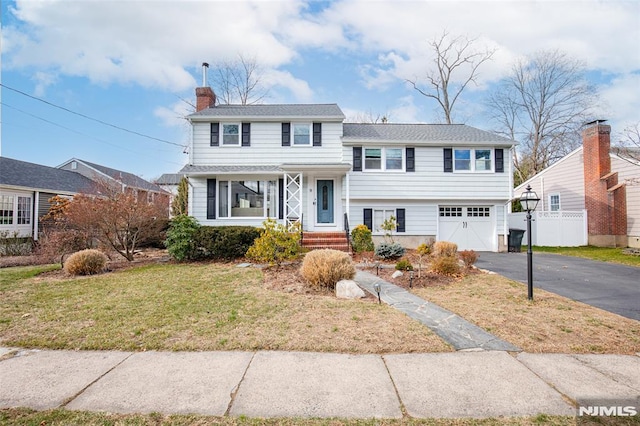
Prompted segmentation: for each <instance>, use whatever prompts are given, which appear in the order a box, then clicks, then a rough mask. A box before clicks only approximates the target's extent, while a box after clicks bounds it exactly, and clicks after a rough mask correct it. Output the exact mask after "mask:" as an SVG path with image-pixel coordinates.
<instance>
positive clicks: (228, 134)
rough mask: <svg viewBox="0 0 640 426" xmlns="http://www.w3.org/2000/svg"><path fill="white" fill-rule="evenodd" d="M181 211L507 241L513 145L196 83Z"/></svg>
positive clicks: (220, 221) (409, 236) (417, 239)
mask: <svg viewBox="0 0 640 426" xmlns="http://www.w3.org/2000/svg"><path fill="white" fill-rule="evenodd" d="M196 95H197V111H196V112H195V113H194V114H191V115H190V116H189V117H188V118H189V120H190V122H191V124H192V130H193V135H192V141H191V149H190V150H189V163H188V164H187V165H186V166H185V167H184V168H183V169H182V170H181V173H183V174H184V175H185V176H187V177H188V178H189V183H190V186H189V214H190V215H192V216H194V217H195V218H196V219H197V220H198V221H199V222H200V223H201V224H203V225H250V226H260V225H261V224H262V222H263V221H264V220H265V219H266V218H267V217H270V218H274V219H277V220H279V221H280V222H281V223H287V224H291V223H294V222H301V223H302V227H303V229H304V231H307V232H322V231H334V232H335V231H343V230H344V229H345V225H346V224H347V220H348V225H349V227H350V228H353V227H354V226H355V225H357V224H362V223H363V224H366V225H367V226H368V227H369V228H370V229H372V230H373V232H374V235H377V236H381V235H382V231H381V230H380V225H381V223H382V222H383V221H384V220H385V219H386V218H389V217H390V216H392V215H393V216H395V217H396V218H397V222H398V223H397V229H396V232H395V233H394V238H395V240H396V241H398V242H401V243H402V244H403V245H405V246H406V247H415V246H417V245H418V244H420V243H422V242H425V241H428V240H429V239H430V238H434V239H437V240H449V241H454V242H456V243H458V245H459V247H460V249H474V250H490V251H498V250H504V249H505V248H506V241H505V240H506V234H507V217H506V215H507V208H508V204H509V201H510V200H511V198H512V179H511V176H512V166H511V159H512V155H511V149H512V148H513V146H514V145H515V142H514V141H513V140H510V139H506V138H503V137H500V136H496V135H494V134H492V133H489V132H485V131H482V130H479V129H476V128H473V127H469V126H466V125H421V124H347V123H343V121H344V119H345V117H344V114H343V113H342V111H341V109H340V108H339V107H338V105H336V104H311V105H219V106H215V94H214V93H213V92H212V91H211V89H210V88H208V87H207V88H197V89H196Z"/></svg>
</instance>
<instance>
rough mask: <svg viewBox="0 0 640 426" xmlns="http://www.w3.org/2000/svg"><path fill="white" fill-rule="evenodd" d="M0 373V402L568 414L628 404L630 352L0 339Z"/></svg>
mask: <svg viewBox="0 0 640 426" xmlns="http://www.w3.org/2000/svg"><path fill="white" fill-rule="evenodd" d="M3 355H4V356H3ZM0 383H1V384H2V386H0V408H8V407H29V408H33V409H36V410H46V409H53V408H66V409H69V410H87V411H106V412H112V413H151V412H159V413H164V414H173V413H175V414H186V413H193V414H203V415H213V416H241V415H244V416H248V417H303V418H304V417H323V418H326V417H340V418H372V417H375V418H400V417H402V416H403V411H402V408H403V407H404V410H405V412H406V414H407V415H409V416H411V417H416V418H428V417H434V418H452V417H497V416H533V415H536V414H539V413H545V414H557V415H567V416H573V415H575V413H576V408H575V404H576V402H577V401H580V400H582V399H584V398H591V399H597V398H605V399H606V400H607V401H609V403H611V404H616V405H617V404H619V403H621V404H625V405H628V404H631V403H633V404H635V406H636V407H638V404H640V399H639V398H640V357H639V356H624V355H561V354H529V353H519V354H517V355H510V354H509V353H507V352H501V351H478V352H453V353H434V354H393V355H349V354H335V353H306V352H269V351H264V352H263V351H260V352H189V353H185V352H136V353H132V352H90V351H87V352H78V351H33V350H12V349H9V348H0Z"/></svg>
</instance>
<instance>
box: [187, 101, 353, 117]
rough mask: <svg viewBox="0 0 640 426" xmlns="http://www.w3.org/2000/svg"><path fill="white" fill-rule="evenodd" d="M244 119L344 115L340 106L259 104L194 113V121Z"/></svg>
mask: <svg viewBox="0 0 640 426" xmlns="http://www.w3.org/2000/svg"><path fill="white" fill-rule="evenodd" d="M226 117H229V118H244V119H255V120H265V121H269V120H281V119H283V118H289V119H317V120H320V119H325V120H331V121H336V120H337V121H342V120H344V119H345V116H344V113H343V112H342V110H341V109H340V107H339V106H338V104H272V105H268V104H257V105H217V106H214V107H210V108H205V109H203V110H201V111H198V112H196V113H193V114H191V115H189V116H187V118H189V119H192V120H198V119H209V118H226Z"/></svg>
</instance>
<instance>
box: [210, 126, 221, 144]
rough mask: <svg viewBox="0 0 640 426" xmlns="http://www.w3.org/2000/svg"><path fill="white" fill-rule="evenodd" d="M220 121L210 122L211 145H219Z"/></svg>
mask: <svg viewBox="0 0 640 426" xmlns="http://www.w3.org/2000/svg"><path fill="white" fill-rule="evenodd" d="M219 139H220V123H211V146H218V145H220V142H219Z"/></svg>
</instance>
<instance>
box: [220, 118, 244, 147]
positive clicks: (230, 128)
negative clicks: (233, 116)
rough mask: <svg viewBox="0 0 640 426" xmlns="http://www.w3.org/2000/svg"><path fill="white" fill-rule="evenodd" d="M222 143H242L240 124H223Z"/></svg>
mask: <svg viewBox="0 0 640 426" xmlns="http://www.w3.org/2000/svg"><path fill="white" fill-rule="evenodd" d="M222 145H235V146H237V145H240V124H238V123H234V124H223V125H222Z"/></svg>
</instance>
